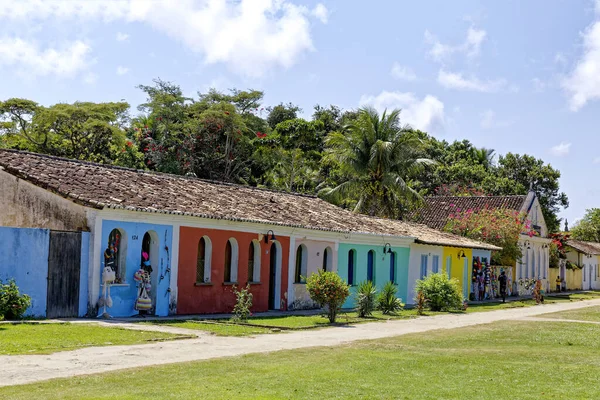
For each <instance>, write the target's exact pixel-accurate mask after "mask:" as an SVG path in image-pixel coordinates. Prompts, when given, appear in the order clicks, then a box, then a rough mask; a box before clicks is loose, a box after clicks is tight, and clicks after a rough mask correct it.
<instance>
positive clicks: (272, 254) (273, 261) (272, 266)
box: [269, 243, 277, 310]
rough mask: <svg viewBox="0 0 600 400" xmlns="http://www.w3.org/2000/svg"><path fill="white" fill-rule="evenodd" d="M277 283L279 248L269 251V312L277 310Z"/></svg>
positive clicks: (272, 248) (274, 246)
mask: <svg viewBox="0 0 600 400" xmlns="http://www.w3.org/2000/svg"><path fill="white" fill-rule="evenodd" d="M276 283H277V246H276V245H275V243H273V244H272V245H271V249H270V250H269V310H274V309H275V284H276Z"/></svg>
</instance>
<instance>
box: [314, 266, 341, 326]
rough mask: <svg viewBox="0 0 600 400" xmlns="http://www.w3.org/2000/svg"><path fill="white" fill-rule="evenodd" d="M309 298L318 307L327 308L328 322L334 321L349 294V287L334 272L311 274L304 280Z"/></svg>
mask: <svg viewBox="0 0 600 400" xmlns="http://www.w3.org/2000/svg"><path fill="white" fill-rule="evenodd" d="M306 290H308V294H309V295H310V298H311V299H312V300H313V301H314V302H315V303H317V304H319V306H320V307H326V308H327V317H328V318H329V322H331V323H334V322H335V319H336V317H337V314H338V312H339V311H340V309H341V308H342V305H343V304H344V302H345V301H346V299H347V298H348V296H350V287H349V286H348V284H346V282H344V281H343V280H342V278H340V276H339V275H338V274H336V273H334V272H324V271H321V270H319V272H318V273H316V274H312V275H311V276H309V277H308V280H307V281H306Z"/></svg>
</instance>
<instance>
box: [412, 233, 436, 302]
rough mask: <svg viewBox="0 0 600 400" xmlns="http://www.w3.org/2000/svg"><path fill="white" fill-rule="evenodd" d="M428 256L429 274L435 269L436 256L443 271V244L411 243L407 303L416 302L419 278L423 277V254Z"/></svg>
mask: <svg viewBox="0 0 600 400" xmlns="http://www.w3.org/2000/svg"><path fill="white" fill-rule="evenodd" d="M422 255H426V256H427V275H429V274H430V273H431V272H432V270H433V259H434V256H437V257H439V268H440V271H442V266H443V264H444V258H443V256H444V248H443V247H442V246H430V245H424V244H417V243H413V244H411V245H410V261H409V270H408V295H407V298H406V303H407V304H414V302H415V296H416V292H415V287H416V284H417V280H419V279H421V256H422Z"/></svg>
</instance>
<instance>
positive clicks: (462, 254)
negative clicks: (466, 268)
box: [456, 250, 467, 259]
mask: <svg viewBox="0 0 600 400" xmlns="http://www.w3.org/2000/svg"><path fill="white" fill-rule="evenodd" d="M456 257H458V258H459V259H460V258H466V257H467V255H466V254H465V251H464V250H460V251H459V252H458V255H457V256H456Z"/></svg>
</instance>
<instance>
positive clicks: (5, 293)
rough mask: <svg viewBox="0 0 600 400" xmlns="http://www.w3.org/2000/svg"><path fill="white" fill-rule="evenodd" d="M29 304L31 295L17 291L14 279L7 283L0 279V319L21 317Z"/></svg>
mask: <svg viewBox="0 0 600 400" xmlns="http://www.w3.org/2000/svg"><path fill="white" fill-rule="evenodd" d="M30 305H31V297H29V296H28V295H26V294H21V293H20V292H19V287H18V286H17V284H16V282H15V281H14V279H11V280H9V281H8V283H2V281H0V320H1V319H7V320H15V319H21V318H22V317H23V315H25V312H26V311H27V309H28V308H29V306H30Z"/></svg>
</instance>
